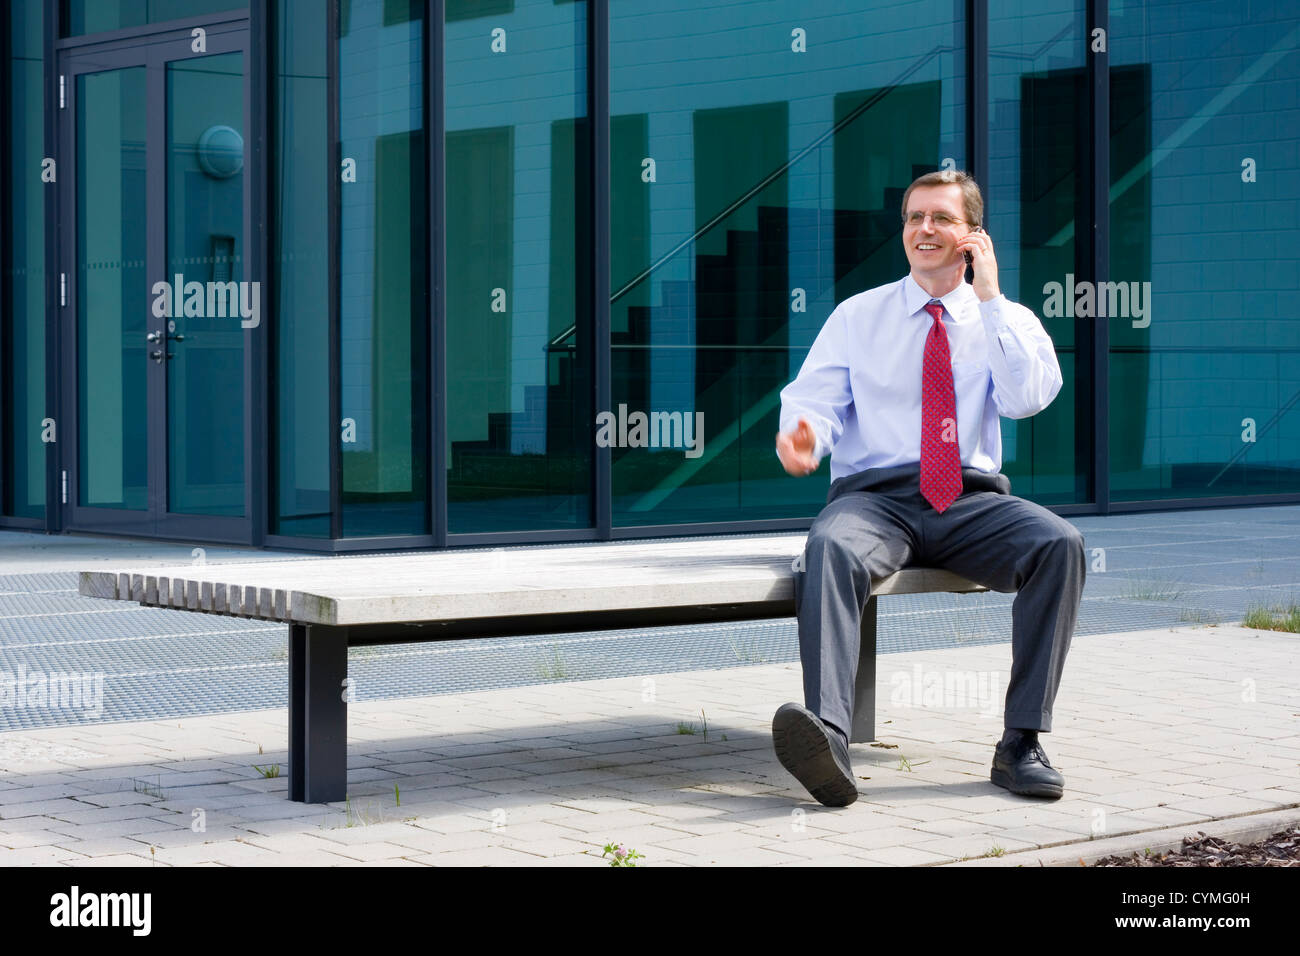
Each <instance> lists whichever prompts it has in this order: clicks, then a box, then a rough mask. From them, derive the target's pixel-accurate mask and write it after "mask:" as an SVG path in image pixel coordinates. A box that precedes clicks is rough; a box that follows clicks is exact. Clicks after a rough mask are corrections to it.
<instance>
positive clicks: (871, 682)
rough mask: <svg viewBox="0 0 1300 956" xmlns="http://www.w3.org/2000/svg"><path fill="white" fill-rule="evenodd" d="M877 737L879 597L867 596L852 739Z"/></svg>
mask: <svg viewBox="0 0 1300 956" xmlns="http://www.w3.org/2000/svg"><path fill="white" fill-rule="evenodd" d="M875 739H876V597H875V595H874V594H873V595H872V596H871V597H870V598H868V599H867V606H866V608H865V609H864V610H863V611H862V630H861V637H860V645H859V650H858V677H857V681H856V683H855V685H854V690H853V732H852V733H851V734H850V735H849V743H854V744H860V743H868V742H869V741H872V740H875Z"/></svg>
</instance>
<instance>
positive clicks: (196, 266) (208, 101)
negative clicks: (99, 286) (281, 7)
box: [155, 53, 247, 515]
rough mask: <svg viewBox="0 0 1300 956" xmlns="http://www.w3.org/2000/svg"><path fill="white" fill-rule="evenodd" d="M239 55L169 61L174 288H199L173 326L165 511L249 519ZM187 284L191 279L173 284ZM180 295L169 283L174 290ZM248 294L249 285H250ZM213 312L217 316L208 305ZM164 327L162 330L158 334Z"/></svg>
mask: <svg viewBox="0 0 1300 956" xmlns="http://www.w3.org/2000/svg"><path fill="white" fill-rule="evenodd" d="M243 93H244V55H243V54H242V53H225V54H222V55H220V56H204V57H196V58H193V59H187V60H178V61H175V62H172V63H168V64H167V271H166V272H165V273H164V275H165V276H166V277H167V281H169V282H173V283H175V284H177V285H179V284H181V283H182V282H183V283H184V286H183V287H184V288H186V289H187V290H188V288H189V283H190V282H201V283H204V286H203V288H207V289H210V290H213V291H211V292H209V293H208V300H207V302H205V306H206V307H205V308H203V309H199V310H197V311H198V312H199V313H200V314H199V315H191V314H188V313H189V312H190V309H188V308H186V309H184V310H183V311H182V312H180V313H179V314H174V315H173V316H172V318H171V319H169V320H167V329H166V330H161V329H160V331H164V334H165V335H168V336H172V338H169V339H168V340H166V341H167V345H166V348H167V351H168V353H169V354H170V355H171V357H170V358H168V359H167V457H168V462H167V510H168V511H169V512H172V513H174V514H209V515H243V513H244V341H245V338H246V333H245V332H244V329H243V324H242V315H243V313H242V312H241V311H240V310H241V308H243V306H244V305H245V304H246V302H247V297H246V296H244V295H242V294H241V293H239V292H235V293H234V298H233V299H232V298H230V292H229V291H228V290H236V289H238V288H239V287H240V286H239V283H242V282H243V280H244V279H245V275H244V262H243V260H244V109H243V107H244V96H243ZM178 276H183V277H184V279H183V280H181V279H178V278H177V277H178ZM174 287H175V286H173V288H174ZM245 288H247V287H245ZM213 306H215V308H213ZM161 324H162V322H161V321H160V322H157V323H155V328H158V327H160V326H161Z"/></svg>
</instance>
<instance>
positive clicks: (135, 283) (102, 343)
mask: <svg viewBox="0 0 1300 956" xmlns="http://www.w3.org/2000/svg"><path fill="white" fill-rule="evenodd" d="M76 119H77V184H76V193H77V272H76V281H77V290H76V291H77V296H76V301H77V368H78V374H79V377H80V381H79V386H80V387H79V388H78V389H77V396H78V401H79V403H80V407H79V409H78V412H79V414H78V416H77V420H78V423H79V429H78V433H77V439H78V445H79V448H78V453H79V454H78V461H79V462H80V468H79V469H78V485H79V488H78V492H77V494H78V499H77V500H78V502H79V503H80V504H82V505H91V506H94V507H99V508H123V509H130V510H143V509H144V508H146V507H147V506H148V491H149V487H148V467H147V466H148V460H149V455H148V432H147V423H148V415H147V406H146V404H145V400H146V386H145V375H146V373H147V371H148V364H147V363H148V361H149V359H148V353H147V352H146V351H145V348H144V342H145V335H146V334H147V331H148V330H147V328H146V321H147V319H148V318H149V317H150V316H151V314H152V313H151V311H150V302H149V299H148V297H147V295H146V293H147V291H148V287H147V285H146V276H145V217H144V216H142V215H140V210H142V209H144V208H145V125H146V117H145V68H144V67H142V66H140V67H131V68H129V69H125V70H106V71H104V72H102V73H83V74H82V75H80V76H78V77H77V117H76Z"/></svg>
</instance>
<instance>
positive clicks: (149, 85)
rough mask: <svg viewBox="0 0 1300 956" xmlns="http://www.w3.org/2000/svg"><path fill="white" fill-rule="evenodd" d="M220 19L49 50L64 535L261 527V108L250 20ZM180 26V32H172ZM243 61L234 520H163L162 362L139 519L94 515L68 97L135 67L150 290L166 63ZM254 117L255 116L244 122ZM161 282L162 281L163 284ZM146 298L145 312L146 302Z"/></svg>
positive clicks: (234, 538) (160, 201)
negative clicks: (237, 501) (242, 290)
mask: <svg viewBox="0 0 1300 956" xmlns="http://www.w3.org/2000/svg"><path fill="white" fill-rule="evenodd" d="M239 13H240V14H241V15H239V16H232V15H229V14H223V15H216V16H213V17H210V18H206V19H204V20H199V21H181V22H178V23H172V24H169V25H164V27H163V28H161V29H159V28H158V27H156V26H151V27H147V28H138V29H133V30H127V31H114V32H113V33H112V34H108V35H106V37H105V38H103V39H101V40H100V41H99V42H95V41H94V40H93V39H91V40H88V39H87V38H85V37H77V38H70V39H69V40H66V41H62V42H61V43H59V44H57V47H58V49H57V52H56V56H57V73H58V76H59V78H60V79H59V83H60V89H61V93H60V95H61V100H62V102H61V104H56V105H59V107H60V108H59V109H58V111H57V116H58V119H57V130H58V143H57V147H58V148H57V150H56V161H57V164H58V174H59V175H58V179H57V181H58V206H59V215H58V220H57V221H58V222H59V224H60V230H59V233H60V234H59V238H58V240H57V244H58V250H59V256H58V271H59V273H60V277H59V279H56V282H55V286H56V293H55V298H54V301H53V306H54V309H55V312H56V313H57V315H58V319H57V326H58V328H59V339H60V341H61V342H62V343H63V347H62V349H61V350H60V355H59V357H58V362H59V371H60V376H59V377H60V384H59V389H60V394H61V399H62V400H61V402H60V404H61V406H62V412H63V419H62V421H61V422H60V423H59V425H60V428H59V435H58V438H59V441H58V443H57V444H58V446H59V459H60V474H59V475H58V476H57V479H56V481H57V483H58V485H59V487H58V488H56V492H55V494H56V496H57V500H59V501H60V507H61V515H60V519H61V520H60V526H61V528H62V529H65V530H70V531H89V532H101V533H113V534H125V535H142V536H147V537H159V538H180V539H191V540H202V541H222V542H231V543H239V544H256V543H259V540H258V539H259V538H260V537H261V528H262V526H263V520H262V516H261V514H260V510H261V508H262V502H263V501H264V500H265V499H264V494H263V492H262V489H261V482H262V481H263V479H264V476H265V473H266V463H265V443H264V442H263V441H261V440H260V436H261V435H262V433H263V428H262V425H263V423H262V421H261V415H262V410H263V409H265V408H266V407H267V406H266V401H265V397H266V396H265V391H266V387H267V383H266V375H265V371H264V370H265V368H266V348H265V341H266V332H265V331H264V330H265V328H266V327H267V325H268V324H269V323H268V322H267V321H266V320H267V319H268V315H267V310H266V304H267V295H266V288H265V285H266V283H265V281H264V279H265V268H264V262H265V258H264V229H261V228H260V227H259V224H260V223H261V222H262V209H261V196H263V195H264V191H263V190H262V188H261V186H262V183H261V177H262V175H263V155H262V154H263V143H262V137H261V136H260V135H259V131H260V129H261V125H262V115H261V114H262V111H263V108H264V107H263V105H262V104H259V103H257V102H256V100H257V98H256V97H255V96H254V95H253V94H254V89H255V83H256V82H257V77H258V76H260V75H261V72H262V70H261V69H260V67H259V66H258V65H256V64H254V63H253V56H254V53H255V49H254V46H253V42H252V37H251V31H250V29H249V17H248V16H246V15H242V13H243V11H239ZM181 23H183V25H179V24H181ZM196 29H202V30H203V31H204V32H205V49H204V50H203V52H194V50H193V48H192V44H193V42H194V31H195V30H196ZM236 52H238V53H242V54H243V75H244V85H243V117H244V132H245V136H244V143H245V165H244V189H243V259H244V268H243V270H242V273H241V278H242V279H243V280H245V281H250V282H252V281H258V282H259V289H260V290H261V302H260V303H259V313H258V314H259V316H260V317H261V318H262V322H261V323H260V324H259V326H258V327H257V328H252V329H245V330H244V336H245V347H244V350H243V352H244V362H243V365H244V374H243V398H244V402H243V407H244V416H243V418H244V421H243V425H244V428H243V443H244V448H243V451H244V476H243V480H244V515H243V516H242V517H227V516H214V515H191V514H173V513H170V512H168V511H167V497H168V480H167V479H168V467H169V462H170V452H169V447H168V429H167V413H168V408H167V393H168V387H167V379H166V375H167V374H168V372H167V363H166V362H165V361H164V362H163V363H162V364H161V365H160V366H159V369H160V370H161V371H155V370H154V369H150V370H149V373H148V375H149V377H148V380H147V385H146V396H147V397H146V404H147V411H148V419H149V420H148V424H147V429H146V435H147V439H146V440H147V443H148V449H149V463H148V479H147V480H148V506H147V508H146V509H144V510H125V509H120V508H104V507H96V506H89V505H81V504H79V503H78V489H79V482H80V463H79V461H78V459H79V446H80V440H79V439H80V428H81V422H80V421H79V414H78V408H79V402H78V389H79V386H80V381H79V376H78V364H79V362H78V359H79V355H78V340H77V312H76V306H77V301H78V299H77V296H78V294H79V290H78V288H77V275H76V269H75V268H74V266H75V262H76V251H77V250H76V243H77V207H76V199H77V197H76V188H75V187H76V182H77V173H78V169H77V162H76V160H77V153H76V147H77V143H76V138H75V137H76V122H75V121H76V108H77V107H76V96H77V82H76V80H77V77H78V76H81V75H85V74H87V73H96V72H102V71H108V70H119V69H123V68H129V67H134V66H142V67H144V68H145V96H146V123H147V132H146V157H145V163H146V212H145V215H146V216H148V217H149V220H148V224H147V228H146V237H145V246H146V279H147V281H148V282H149V283H152V282H153V281H156V279H157V276H155V273H156V272H159V270H162V271H165V263H166V254H167V218H166V209H167V187H168V184H167V179H166V172H167V156H166V123H167V112H166V107H167V102H166V68H167V64H169V63H173V62H177V61H181V60H190V59H201V58H203V57H205V56H215V55H220V54H226V53H236ZM254 110H256V112H254ZM63 276H66V283H67V296H66V304H65V303H64V300H63V297H62V296H61V295H60V289H59V282H60V281H61V280H62V277H63ZM165 278H167V280H168V281H170V276H167V277H165ZM151 299H152V297H151V296H146V299H145V301H146V303H149V302H150V301H151ZM140 345H141V361H148V359H147V351H148V344H147V343H146V342H144V341H142V342H141V343H140Z"/></svg>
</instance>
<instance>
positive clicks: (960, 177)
mask: <svg viewBox="0 0 1300 956" xmlns="http://www.w3.org/2000/svg"><path fill="white" fill-rule="evenodd" d="M952 183H956V184H957V185H958V186H960V187H961V203H962V208H963V210H964V211H965V214H966V223H967V225H969V226H970V227H971V228H972V229H974V228H975V227H976V226H981V225H983V224H984V197H983V195H981V193H980V187H979V184H978V183H976V182H975V179H974V177H972V176H971V174H970V173H968V172H966V171H965V170H964V169H939V170H936V171H935V172H932V173H926V174H925V175H924V176H918V177H917V179H916V181H915V182H913V183H912V185H910V186H908V187H907V191H906V192H904V193H903V221H904V222H906V221H907V197H908V196H910V195H912V190H913V189H915V188H916V187H917V186H947V185H950V184H952Z"/></svg>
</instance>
